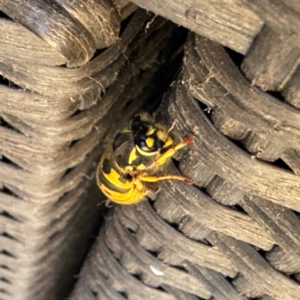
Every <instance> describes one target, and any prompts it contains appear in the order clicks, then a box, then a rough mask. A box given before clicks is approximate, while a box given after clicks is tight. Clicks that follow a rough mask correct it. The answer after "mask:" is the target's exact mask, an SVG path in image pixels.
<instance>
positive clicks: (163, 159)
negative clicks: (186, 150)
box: [154, 134, 195, 166]
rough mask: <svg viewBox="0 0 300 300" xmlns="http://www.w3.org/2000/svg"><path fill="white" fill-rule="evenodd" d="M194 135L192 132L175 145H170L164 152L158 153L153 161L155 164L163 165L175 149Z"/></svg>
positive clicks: (189, 141)
mask: <svg viewBox="0 0 300 300" xmlns="http://www.w3.org/2000/svg"><path fill="white" fill-rule="evenodd" d="M194 138H195V136H194V135H193V134H190V135H188V136H187V137H186V138H184V139H183V140H182V141H181V142H179V143H178V144H177V145H174V146H172V147H170V148H169V149H168V150H167V151H166V152H165V153H163V154H162V155H160V156H159V157H158V158H157V159H156V160H155V162H154V164H155V165H157V166H160V165H163V164H164V163H165V162H166V161H167V160H168V159H169V158H170V157H172V156H173V155H174V154H175V152H176V151H178V150H179V149H181V148H183V147H184V146H186V145H187V144H189V143H191V142H192V141H193V140H194Z"/></svg>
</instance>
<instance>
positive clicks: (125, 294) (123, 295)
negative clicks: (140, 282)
mask: <svg viewBox="0 0 300 300" xmlns="http://www.w3.org/2000/svg"><path fill="white" fill-rule="evenodd" d="M118 293H119V294H120V295H121V296H122V297H123V298H124V299H129V298H128V295H127V293H126V292H118Z"/></svg>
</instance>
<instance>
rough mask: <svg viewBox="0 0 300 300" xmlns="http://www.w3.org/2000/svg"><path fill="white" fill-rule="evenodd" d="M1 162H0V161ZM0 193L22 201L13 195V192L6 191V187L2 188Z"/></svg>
mask: <svg viewBox="0 0 300 300" xmlns="http://www.w3.org/2000/svg"><path fill="white" fill-rule="evenodd" d="M0 161H1V160H0ZM0 193H3V194H6V195H9V196H12V197H14V198H16V199H19V200H22V199H21V198H20V197H19V196H18V195H17V194H15V193H14V192H13V191H11V190H10V189H8V188H7V187H5V186H4V187H2V189H0Z"/></svg>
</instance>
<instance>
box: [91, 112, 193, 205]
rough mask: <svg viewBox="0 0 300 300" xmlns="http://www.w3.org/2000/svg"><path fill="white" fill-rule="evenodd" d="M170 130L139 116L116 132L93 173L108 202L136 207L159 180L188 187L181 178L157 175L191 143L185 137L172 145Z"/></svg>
mask: <svg viewBox="0 0 300 300" xmlns="http://www.w3.org/2000/svg"><path fill="white" fill-rule="evenodd" d="M172 127H173V126H172ZM172 127H171V128H169V129H168V128H167V126H166V125H164V124H162V123H159V122H156V121H155V118H154V117H153V116H151V115H150V114H148V113H139V114H137V115H135V116H134V118H133V119H132V121H131V123H130V126H129V128H124V129H122V130H121V131H120V133H119V134H118V135H117V136H116V138H115V140H114V143H113V146H112V149H111V150H110V151H105V152H104V153H103V154H102V155H101V158H100V161H99V164H98V167H97V171H96V181H97V184H98V186H99V188H100V190H101V191H102V192H103V194H104V195H105V196H106V197H107V198H108V199H109V200H111V201H113V202H116V203H118V204H124V205H129V204H134V203H138V202H140V201H141V200H143V199H145V198H146V196H149V195H150V194H151V193H152V192H153V189H151V188H150V186H151V184H153V183H156V182H158V181H161V180H181V181H185V182H187V183H191V179H189V178H187V177H184V176H180V175H175V174H167V175H158V174H157V173H158V171H160V170H161V167H162V166H163V165H164V164H166V163H167V161H169V159H170V158H171V157H172V156H173V155H174V154H175V153H176V152H177V151H178V150H179V149H181V148H183V147H184V146H186V145H187V144H189V143H190V142H192V141H193V139H194V136H193V135H189V136H187V137H186V138H184V139H183V140H181V141H179V142H178V143H175V142H174V138H173V137H172V136H171V134H170V131H171V129H172Z"/></svg>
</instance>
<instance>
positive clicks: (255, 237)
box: [0, 0, 300, 300]
mask: <svg viewBox="0 0 300 300" xmlns="http://www.w3.org/2000/svg"><path fill="white" fill-rule="evenodd" d="M54 2H55V5H54ZM134 2H136V3H137V4H141V5H142V6H144V7H146V8H148V9H150V10H151V9H152V8H151V7H148V6H147V5H150V4H151V5H152V4H153V5H154V6H152V7H153V11H154V12H157V13H160V14H162V15H164V13H166V16H168V17H169V18H170V19H172V20H174V21H176V22H178V23H179V24H183V25H185V26H187V27H188V28H190V29H192V30H193V31H195V32H197V33H201V34H203V35H205V36H206V37H209V38H210V39H212V40H215V41H217V42H219V43H220V44H222V45H225V46H229V47H230V48H231V49H233V50H235V51H237V52H239V53H242V54H245V56H244V57H242V56H238V55H237V54H236V53H233V52H232V51H230V50H228V49H225V48H224V47H223V46H220V45H219V44H217V43H216V42H212V41H211V40H208V39H207V38H204V37H201V36H197V35H195V34H192V33H190V34H189V36H188V39H187V41H186V43H185V46H184V51H185V53H184V61H183V68H182V72H181V73H180V74H179V75H178V77H177V80H176V81H174V83H173V84H172V87H171V88H170V89H169V91H168V93H167V94H166V96H165V101H164V103H163V105H162V106H161V108H160V109H161V112H162V113H163V114H164V115H165V116H166V117H167V119H169V122H170V124H172V122H173V121H174V120H177V123H176V124H175V128H174V132H175V133H176V134H178V135H179V136H185V135H187V134H189V133H194V134H195V136H196V139H195V141H194V142H193V143H192V144H191V145H189V146H188V147H187V148H186V149H184V150H182V151H181V152H180V153H179V155H178V156H177V157H176V160H177V161H180V163H179V164H178V166H179V169H180V171H181V172H182V173H183V174H185V175H186V176H189V177H191V178H193V180H194V185H186V184H184V183H174V182H162V183H161V184H160V188H161V189H160V193H159V194H158V195H157V197H156V199H155V201H154V202H152V201H145V202H142V203H140V204H138V205H133V206H128V207H118V206H116V207H114V208H113V209H111V211H110V213H109V214H108V215H107V216H106V220H105V224H104V225H103V226H102V228H101V229H100V232H99V236H98V238H97V241H96V242H95V243H94V245H93V247H92V249H91V251H90V253H89V255H88V257H87V258H86V260H85V262H84V264H83V267H82V270H81V272H80V273H79V276H78V281H77V284H76V286H75V288H74V290H73V292H72V294H71V295H70V297H69V299H72V300H74V299H78V300H82V299H101V300H102V299H112V300H114V299H133V300H141V299H150V300H151V299H168V300H171V299H172V300H174V299H188V300H196V299H210V300H212V299H220V300H223V299H225V300H226V299H228V300H235V299H248V298H249V299H259V300H289V299H292V300H294V299H296V300H297V299H300V293H299V291H300V287H299V280H300V275H299V274H300V263H299V261H298V259H299V257H300V251H299V244H300V239H299V228H300V226H299V225H300V221H299V212H300V205H299V199H300V188H299V174H300V156H299V148H300V146H299V132H300V131H299V129H300V128H299V127H300V125H299V124H300V122H299V119H300V114H299V111H298V108H299V106H300V104H299V97H298V95H299V91H298V90H299V88H298V81H299V79H298V77H299V68H298V61H299V55H300V52H299V48H298V44H299V43H298V40H299V33H298V31H299V30H298V29H299V20H300V17H299V16H300V9H299V4H298V3H297V1H293V0H281V1H280V0H275V1H271V0H262V1H248V0H247V1H246V0H245V1H232V2H230V3H229V2H228V3H226V4H224V3H221V2H220V3H217V2H214V4H212V2H211V1H199V3H198V2H197V5H198V4H199V5H200V6H199V7H198V6H197V7H196V6H195V7H191V6H189V1H184V2H183V1H179V0H178V1H171V2H170V3H173V4H175V6H176V5H177V6H176V8H178V9H179V10H178V11H176V10H171V9H168V6H167V4H168V3H169V1H166V2H165V5H164V6H162V5H161V1H154V0H153V1H147V2H145V1H138V0H137V1H134ZM142 2H143V3H144V4H142ZM208 2H209V3H208ZM146 4H147V5H146ZM182 4H184V5H183V6H182ZM156 8H159V9H160V10H156ZM182 8H183V9H182ZM135 9H136V7H135V6H134V5H132V4H130V3H128V2H127V1H111V2H109V1H103V2H102V1H92V0H89V1H79V0H78V1H58V0H56V1H37V0H30V1H21V0H19V1H8V0H4V1H3V0H2V1H1V0H0V11H2V12H4V13H5V15H3V16H2V15H1V18H0V29H1V32H3V33H4V34H1V35H0V74H1V75H2V76H3V80H1V83H2V84H1V85H0V157H1V160H0V187H1V191H0V211H1V213H0V228H1V234H0V299H3V300H10V299H14V300H27V299H33V300H35V299H36V300H43V299H47V300H52V299H53V300H56V299H61V298H62V297H63V295H65V294H66V293H67V290H68V288H69V287H70V285H71V284H72V282H73V275H74V273H75V272H77V270H78V267H79V266H80V264H81V262H82V260H83V257H84V255H85V253H86V250H87V248H88V247H89V245H90V243H91V241H90V237H91V233H92V232H94V229H95V228H96V227H97V225H99V222H100V218H101V212H100V211H99V210H100V208H99V207H97V204H98V203H99V202H100V201H101V199H102V198H101V196H100V194H99V192H97V190H95V184H94V178H93V174H94V169H95V162H97V159H98V157H99V154H100V152H101V150H102V148H103V145H104V144H105V143H107V142H111V140H112V138H113V137H114V135H115V133H116V132H117V130H118V129H120V128H122V127H123V126H125V125H127V124H128V122H129V119H130V118H131V117H132V115H133V114H134V112H135V111H136V110H137V109H138V108H139V107H141V106H142V105H143V103H144V102H145V100H148V103H147V104H148V105H149V104H150V106H151V103H152V100H153V99H154V98H156V97H157V96H158V94H159V89H161V88H162V87H163V86H164V85H163V84H162V82H160V79H161V78H163V77H164V76H162V75H163V74H164V73H165V74H168V76H171V75H172V74H173V73H174V60H175V57H176V56H178V55H180V51H181V48H182V47H180V41H178V42H177V44H176V43H175V42H174V41H176V39H177V37H176V34H175V36H174V30H175V29H174V28H175V27H176V26H172V25H170V24H169V23H167V22H166V21H165V20H163V19H161V18H153V16H149V15H148V16H147V14H146V13H145V12H144V11H141V10H138V11H137V12H136V13H135V14H134V16H133V17H132V18H130V19H129V20H126V21H125V22H124V23H123V25H122V30H121V33H120V37H119V31H120V28H121V23H120V22H121V20H123V19H124V18H126V17H127V16H128V15H129V14H130V13H131V12H132V11H134V10H135ZM161 10H163V11H164V13H161ZM100 15H101V18H100V17H99V16H100ZM174 16H175V17H176V18H173V17H174ZM8 17H9V18H8ZM10 18H11V19H10ZM14 20H15V21H17V22H14ZM182 20H184V22H183V21H182ZM191 24H192V27H191ZM28 29H29V30H28ZM178 40H179V38H178ZM178 43H179V44H178ZM175 45H176V46H175ZM108 46H109V47H108ZM106 47H108V48H106ZM172 47H174V48H172ZM101 48H105V49H101ZM165 49H168V51H166V52H164V51H165ZM162 50H163V51H162ZM163 52H164V53H163ZM162 53H163V54H162ZM228 53H229V54H228ZM160 64H161V65H162V66H161V67H160ZM70 67H77V68H70ZM240 70H241V71H242V72H243V73H242V72H241V71H240ZM157 72H160V73H159V75H158V73H157ZM168 76H165V77H168ZM169 79H170V78H169ZM167 81H168V80H167V78H165V83H166V82H167ZM165 91H167V89H165ZM99 95H101V97H99ZM99 141H100V143H99ZM176 165H177V164H176ZM169 171H170V172H172V173H174V172H176V171H178V170H177V167H175V166H174V165H172V164H171V165H170V166H169ZM91 183H92V184H91Z"/></svg>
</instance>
